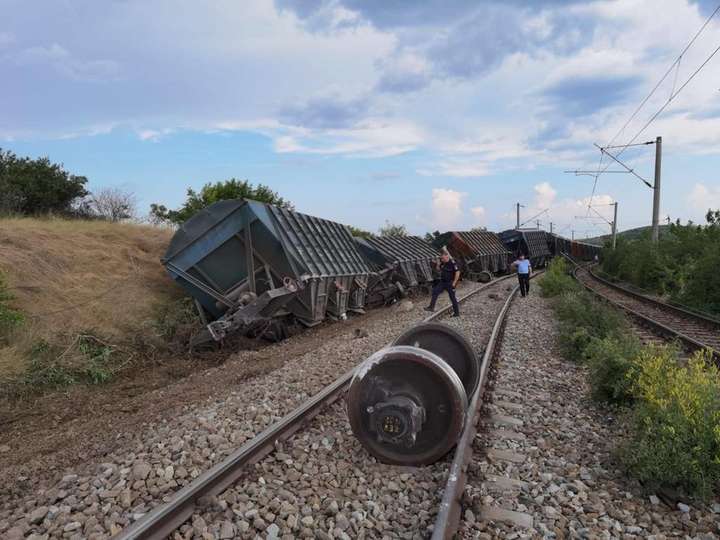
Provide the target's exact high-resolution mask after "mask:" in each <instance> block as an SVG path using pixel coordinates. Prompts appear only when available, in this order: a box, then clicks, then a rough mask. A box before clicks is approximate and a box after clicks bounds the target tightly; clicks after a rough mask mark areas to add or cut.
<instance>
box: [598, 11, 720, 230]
mask: <svg viewBox="0 0 720 540" xmlns="http://www.w3.org/2000/svg"><path fill="white" fill-rule="evenodd" d="M718 12H720V4H718V6H717V7H716V8H715V10H714V11H713V12H712V13H711V14H710V16H709V17H708V18H707V19H706V20H705V22H704V23H703V24H702V26H701V27H700V28H699V29H698V31H697V32H696V33H695V35H694V36H693V37H692V39H691V40H690V41H689V42H688V44H687V45H685V48H684V49H683V50H682V51H681V52H680V54H679V55H678V57H677V58H676V59H675V60H674V61H673V63H672V64H670V66H669V67H668V69H667V70H666V71H665V73H664V74H663V75H662V77H660V80H658V82H657V83H656V84H655V86H654V87H653V89H652V90H651V91H650V93H649V94H648V95H647V96H645V98H644V99H643V100H642V101H641V102H640V104H639V105H638V106H637V108H636V109H635V110H634V111H633V113H632V114H631V115H630V118H628V120H627V121H626V122H625V123H624V124H623V125H622V127H621V128H620V129H619V130H618V131H617V133H615V135H614V136H613V137H612V139H610V141H609V142H608V144H607V145H606V146H605V147H603V148H604V149H608V148H620V151H619V152H617V153H616V154H615V155H614V156H613V155H612V154H609V153H608V155H609V156H610V157H612V158H613V159H614V160H615V161H617V162H618V163H621V162H620V161H619V160H618V159H617V158H619V156H620V155H621V154H622V153H623V152H625V150H627V148H629V147H630V146H636V145H635V144H633V143H634V142H635V140H636V139H637V138H638V137H639V136H640V135H641V134H642V133H643V132H644V131H645V130H646V129H647V128H648V127H649V126H650V124H652V122H653V121H655V119H656V118H657V117H658V116H659V115H660V114H662V112H663V111H664V110H665V109H666V108H667V106H668V105H669V104H670V103H671V102H672V101H673V99H675V98H676V97H677V96H678V95H679V94H680V92H682V90H683V89H684V88H685V87H686V86H687V85H688V84H689V83H690V81H692V80H693V79H694V78H695V76H696V75H697V74H698V73H699V72H700V71H701V70H702V69H703V68H704V67H705V66H706V65H707V63H708V62H709V61H710V60H711V59H712V58H713V57H714V56H715V55H716V54H717V53H718V51H720V46H718V47H717V48H716V49H715V50H714V51H713V52H712V53H711V54H710V56H708V57H707V58H706V59H705V61H704V62H703V63H702V64H701V65H700V66H699V67H698V68H697V69H696V70H695V71H694V72H693V73H692V75H690V77H689V78H688V79H687V80H686V81H685V82H684V83H683V84H682V86H680V88H678V89H677V90H675V87H676V85H677V78H678V74H679V72H680V63H681V61H682V58H683V56H684V55H685V53H686V52H687V51H688V50H689V49H690V47H692V45H693V44H694V43H695V42H696V41H697V39H698V37H700V35H701V34H702V33H703V31H704V30H705V28H706V27H707V26H708V24H710V21H711V20H712V19H713V18H714V17H715V16H716V15H717V14H718ZM673 68H674V69H675V78H674V81H673V86H672V91H671V93H670V97H669V98H668V99H667V101H666V102H665V103H664V104H663V106H662V107H661V108H660V109H659V110H658V111H657V112H656V113H655V114H653V115H652V116H651V117H650V119H649V120H648V121H647V122H646V123H645V125H643V127H642V128H641V129H640V130H639V131H638V132H637V133H636V134H635V135H634V136H633V137H632V139H630V141H628V143H627V144H624V145H620V146H617V147H613V146H612V144H613V143H614V142H615V140H616V139H617V138H618V137H619V136H620V135H621V134H622V133H624V132H625V129H626V128H627V127H628V126H629V125H630V123H631V122H632V121H633V120H634V119H635V117H636V116H637V115H638V113H639V112H640V111H641V110H642V108H643V107H644V106H645V104H646V103H647V102H648V101H649V100H650V98H651V97H652V96H653V95H654V94H655V92H656V91H657V89H658V88H659V87H660V85H661V84H662V83H663V82H664V81H665V79H667V77H668V75H669V74H670V73H672V71H673ZM651 143H652V141H651V142H648V143H642V144H651ZM637 146H639V145H637ZM604 154H605V150H603V149H602V148H601V152H600V161H599V164H598V168H597V173H596V174H595V175H593V176H594V179H593V187H592V191H591V193H590V198H589V200H588V210H587V213H586V216H589V215H590V207H591V206H592V201H593V198H594V197H595V192H596V190H597V184H598V179H599V178H600V175H602V174H604V173H605V172H606V171H607V169H609V168H610V166H611V165H612V162H610V163H608V164H607V165H606V166H605V168H604V169H601V167H602V161H603V155H604ZM621 164H622V163H621ZM626 168H628V167H626ZM628 169H629V168H628ZM631 172H632V171H631ZM633 174H634V173H633ZM636 176H638V175H636ZM638 178H640V179H641V180H642V181H643V182H645V184H647V185H649V183H648V182H647V181H646V180H645V179H643V178H641V177H639V176H638Z"/></svg>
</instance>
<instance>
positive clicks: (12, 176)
mask: <svg viewBox="0 0 720 540" xmlns="http://www.w3.org/2000/svg"><path fill="white" fill-rule="evenodd" d="M85 184H87V178H85V177H84V176H76V175H73V174H70V173H68V172H67V171H66V170H65V169H63V166H62V164H56V163H51V162H50V159H49V158H47V157H43V158H39V159H30V158H28V157H25V158H18V157H17V156H16V155H15V154H13V153H12V152H10V151H3V150H2V148H0V212H17V213H20V214H27V215H29V214H46V213H48V212H57V213H59V214H70V213H72V208H73V204H74V203H75V202H76V201H77V200H78V199H81V198H83V197H85V196H86V195H87V194H88V192H87V190H86V189H85Z"/></svg>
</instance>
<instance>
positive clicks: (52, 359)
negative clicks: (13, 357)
mask: <svg viewBox="0 0 720 540" xmlns="http://www.w3.org/2000/svg"><path fill="white" fill-rule="evenodd" d="M115 352H116V351H115V349H114V348H113V347H112V346H110V345H108V344H106V343H105V342H103V341H102V340H100V339H99V338H97V337H95V336H93V335H91V334H82V335H79V336H76V338H75V339H73V341H72V343H71V344H70V346H68V347H67V348H66V349H64V350H62V349H61V348H59V347H57V346H52V345H50V344H49V343H48V342H47V341H45V340H39V341H37V342H36V343H35V344H34V345H33V347H32V349H31V350H30V364H29V365H28V369H27V370H26V371H25V373H24V374H23V376H22V379H21V380H20V381H18V382H19V384H20V387H23V388H24V389H25V391H27V390H29V389H31V388H32V389H44V388H54V389H57V388H63V387H65V386H70V385H72V384H79V383H84V384H104V383H106V382H108V381H110V380H111V379H112V377H113V376H114V375H115V373H116V372H117V371H119V369H120V368H121V367H122V366H118V365H117V358H116V357H115V356H117V355H114V353H115Z"/></svg>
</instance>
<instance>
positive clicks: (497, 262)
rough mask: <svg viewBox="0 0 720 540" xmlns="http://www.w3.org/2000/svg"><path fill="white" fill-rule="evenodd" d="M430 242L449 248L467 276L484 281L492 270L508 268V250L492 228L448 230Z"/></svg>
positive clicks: (495, 271)
mask: <svg viewBox="0 0 720 540" xmlns="http://www.w3.org/2000/svg"><path fill="white" fill-rule="evenodd" d="M433 243H434V244H435V247H437V248H438V249H441V248H443V247H444V248H446V249H447V250H448V252H449V253H450V255H451V256H452V257H453V258H454V259H455V260H456V261H457V262H458V264H459V266H460V271H461V272H462V273H463V275H464V277H466V278H467V279H471V280H475V281H478V280H482V281H487V280H489V279H491V278H492V274H495V273H503V272H505V271H506V270H507V267H508V258H509V257H510V252H509V251H508V250H507V249H506V247H505V246H504V245H503V243H502V241H501V240H500V238H499V236H498V235H497V234H495V233H493V232H489V231H449V232H446V233H444V234H441V235H440V236H439V237H438V238H437V239H436V240H435V241H434V242H433Z"/></svg>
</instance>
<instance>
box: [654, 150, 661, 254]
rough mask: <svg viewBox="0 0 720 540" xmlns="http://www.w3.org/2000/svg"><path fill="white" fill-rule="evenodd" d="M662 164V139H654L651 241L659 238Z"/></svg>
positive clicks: (655, 241) (656, 240)
mask: <svg viewBox="0 0 720 540" xmlns="http://www.w3.org/2000/svg"><path fill="white" fill-rule="evenodd" d="M661 162H662V137H658V138H657V139H655V185H653V212H652V241H653V242H654V243H656V244H657V242H658V239H659V238H660V165H661Z"/></svg>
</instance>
